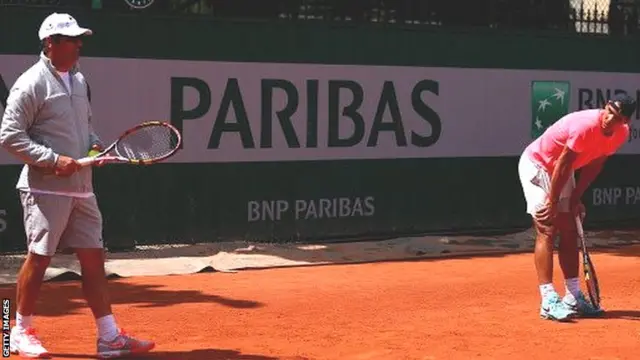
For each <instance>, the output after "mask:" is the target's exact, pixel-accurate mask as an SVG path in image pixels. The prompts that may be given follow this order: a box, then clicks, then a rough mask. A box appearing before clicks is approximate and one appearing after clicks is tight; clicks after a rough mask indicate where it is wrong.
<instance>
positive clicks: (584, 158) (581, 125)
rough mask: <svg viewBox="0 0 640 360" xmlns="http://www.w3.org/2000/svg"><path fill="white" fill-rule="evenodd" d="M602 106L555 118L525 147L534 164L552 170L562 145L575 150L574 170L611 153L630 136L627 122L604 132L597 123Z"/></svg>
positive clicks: (550, 172) (551, 171)
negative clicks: (611, 130)
mask: <svg viewBox="0 0 640 360" xmlns="http://www.w3.org/2000/svg"><path fill="white" fill-rule="evenodd" d="M602 111H603V110H602V109H589V110H582V111H576V112H573V113H570V114H568V115H566V116H564V117H562V118H561V119H560V120H558V121H556V122H555V123H554V124H553V125H551V126H550V127H549V128H547V130H546V131H545V132H544V133H543V134H542V135H541V136H540V137H538V138H537V139H536V140H535V141H534V142H532V143H531V144H530V145H529V146H527V148H526V149H525V153H526V154H527V155H528V156H529V158H530V159H531V160H532V161H533V162H535V163H536V164H538V165H540V166H542V167H543V168H544V169H545V170H546V171H547V173H549V174H552V173H553V169H554V168H555V165H556V162H557V161H558V158H559V157H560V154H562V150H563V149H564V147H565V145H566V146H568V147H569V148H570V149H571V150H573V151H574V152H576V153H578V157H577V159H576V161H575V162H574V164H573V170H577V169H579V168H581V167H583V166H585V165H587V164H588V163H590V162H591V161H593V160H595V159H597V158H599V157H602V156H610V155H613V154H614V153H615V152H616V151H618V149H619V148H620V147H621V146H622V145H623V144H624V142H625V141H626V140H627V138H628V137H629V125H624V126H621V127H619V128H617V129H616V131H615V132H614V134H613V135H611V136H605V135H604V134H603V133H602V130H601V127H600V114H601V112H602Z"/></svg>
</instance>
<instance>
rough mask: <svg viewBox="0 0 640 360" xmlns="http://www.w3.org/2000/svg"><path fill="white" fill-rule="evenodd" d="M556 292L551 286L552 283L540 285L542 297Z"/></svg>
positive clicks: (544, 297)
mask: <svg viewBox="0 0 640 360" xmlns="http://www.w3.org/2000/svg"><path fill="white" fill-rule="evenodd" d="M555 293H556V290H555V289H554V288H553V284H552V283H548V284H544V285H540V295H542V298H543V299H546V298H547V297H549V295H553V294H555Z"/></svg>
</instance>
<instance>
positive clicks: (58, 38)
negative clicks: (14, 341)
mask: <svg viewBox="0 0 640 360" xmlns="http://www.w3.org/2000/svg"><path fill="white" fill-rule="evenodd" d="M53 41H55V42H56V43H59V42H61V41H68V42H73V43H77V42H79V41H82V35H81V36H66V35H53Z"/></svg>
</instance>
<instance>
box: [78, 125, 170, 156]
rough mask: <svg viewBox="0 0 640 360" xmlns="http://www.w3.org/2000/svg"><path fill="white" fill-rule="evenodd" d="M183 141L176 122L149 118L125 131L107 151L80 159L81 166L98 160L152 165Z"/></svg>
mask: <svg viewBox="0 0 640 360" xmlns="http://www.w3.org/2000/svg"><path fill="white" fill-rule="evenodd" d="M181 142H182V136H181V135H180V132H179V131H178V129H176V128H175V127H174V126H173V125H171V124H169V123H166V122H161V121H147V122H144V123H141V124H139V125H137V126H134V127H133V128H131V129H129V130H127V131H125V132H124V133H122V135H120V137H119V138H118V139H117V140H116V141H114V142H113V143H112V144H111V145H109V147H107V148H106V149H105V150H104V151H102V152H100V153H99V154H97V155H95V156H88V157H85V158H82V159H79V160H78V163H80V165H81V166H90V165H92V164H94V163H96V162H98V161H100V162H102V163H104V164H108V163H119V164H131V165H149V164H153V163H157V162H160V161H163V160H166V159H168V158H169V157H171V156H173V155H174V154H175V153H176V152H177V151H178V148H179V147H180V143H181ZM110 153H111V154H110Z"/></svg>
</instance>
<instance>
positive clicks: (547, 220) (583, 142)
mask: <svg viewBox="0 0 640 360" xmlns="http://www.w3.org/2000/svg"><path fill="white" fill-rule="evenodd" d="M635 110H636V102H635V100H634V99H633V98H632V97H630V96H628V95H624V94H620V95H616V96H615V97H613V98H612V99H611V100H609V101H608V102H607V104H606V105H605V107H604V108H603V109H589V110H582V111H577V112H574V113H571V114H568V115H566V116H564V117H563V118H561V119H560V120H558V121H557V122H556V123H554V124H553V125H551V126H550V127H549V128H548V129H547V130H546V131H545V132H544V133H543V134H542V135H541V136H540V137H539V138H538V139H536V140H535V141H534V142H532V143H531V144H530V145H529V146H527V148H526V149H525V151H524V153H523V154H522V156H521V157H520V162H519V164H518V173H519V175H520V182H521V183H522V189H523V192H524V196H525V199H526V204H527V213H529V214H531V216H532V218H533V224H534V228H535V229H536V232H537V237H536V244H535V251H534V252H535V265H536V270H537V274H538V282H539V285H540V295H541V298H542V303H541V306H540V316H541V317H542V318H544V319H551V320H557V321H564V320H568V319H570V318H572V317H574V316H575V315H579V316H596V315H600V314H602V313H603V310H602V309H599V308H594V306H593V305H591V303H590V302H589V301H588V300H587V299H586V298H585V296H584V294H583V293H582V292H581V290H580V280H579V275H578V273H579V250H578V246H577V245H578V244H577V238H578V236H577V231H576V221H575V215H577V214H581V216H584V205H583V204H582V202H581V200H580V199H581V198H582V195H583V194H584V192H585V191H586V190H587V188H588V187H589V185H590V184H591V182H592V181H593V180H594V179H595V178H596V177H597V176H598V174H599V173H600V171H601V170H602V166H603V164H604V162H605V160H606V159H607V157H609V156H611V155H613V154H614V153H615V152H616V151H617V150H618V149H620V147H621V146H622V145H623V144H624V142H625V141H627V139H628V137H629V125H628V123H629V120H630V117H631V115H632V114H633V112H634V111H635ZM578 169H580V176H579V179H578V182H577V184H576V181H575V178H574V172H575V171H576V170H578ZM556 234H559V235H560V244H559V248H558V257H559V260H560V267H561V269H562V272H563V274H564V279H565V286H566V294H565V296H564V297H563V298H562V299H560V296H559V295H558V293H557V292H556V290H555V289H554V287H553V284H552V279H553V239H554V238H555V235H556Z"/></svg>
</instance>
